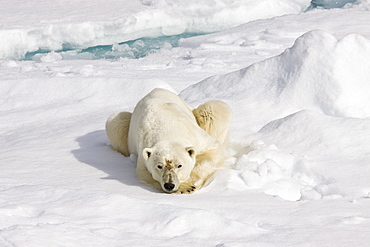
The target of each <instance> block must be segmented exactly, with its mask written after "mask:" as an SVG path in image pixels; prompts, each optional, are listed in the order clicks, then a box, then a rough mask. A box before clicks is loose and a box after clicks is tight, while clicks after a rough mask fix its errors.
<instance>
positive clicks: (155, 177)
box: [106, 88, 231, 194]
mask: <svg viewBox="0 0 370 247" xmlns="http://www.w3.org/2000/svg"><path fill="white" fill-rule="evenodd" d="M230 123H231V110H230V108H229V106H228V105H227V104H226V103H224V102H222V101H210V102H207V103H205V104H203V105H200V106H199V107H198V108H196V109H193V108H192V107H191V106H189V105H188V104H187V103H186V102H185V101H183V100H182V99H181V98H180V97H179V96H177V95H176V94H174V93H172V92H170V91H168V90H165V89H159V88H157V89H154V90H153V91H151V92H150V93H149V94H147V95H146V96H145V97H144V98H143V99H141V100H140V101H139V103H138V104H137V106H136V107H135V109H134V111H133V113H130V112H120V113H117V114H113V115H111V116H110V117H109V118H108V120H107V122H106V132H107V136H108V138H109V140H110V142H111V145H112V148H113V149H115V150H116V151H118V152H120V153H121V154H123V155H125V156H129V155H130V154H135V155H136V156H137V167H136V176H137V177H138V179H139V180H141V181H142V182H143V183H145V184H147V185H149V186H152V187H154V188H155V189H157V190H160V191H164V192H166V193H178V194H190V193H193V192H194V191H195V190H198V189H200V188H201V187H202V186H203V185H204V183H205V182H206V180H207V179H208V178H209V177H210V176H211V175H212V174H213V173H214V172H215V171H216V170H217V169H218V168H220V167H221V166H222V165H223V161H224V158H225V156H224V150H225V147H226V146H227V143H228V138H229V130H230Z"/></svg>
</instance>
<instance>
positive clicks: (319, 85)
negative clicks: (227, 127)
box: [181, 30, 370, 127]
mask: <svg viewBox="0 0 370 247" xmlns="http://www.w3.org/2000/svg"><path fill="white" fill-rule="evenodd" d="M369 68H370V41H369V40H367V39H366V38H364V37H363V36H361V35H356V34H350V35H347V36H345V37H343V38H342V39H340V40H337V39H336V38H335V37H334V36H332V35H331V34H329V33H327V32H325V31H320V30H314V31H310V32H308V33H305V34H304V35H302V36H301V37H299V38H298V39H297V40H296V41H295V43H294V45H293V47H291V48H289V49H286V50H285V51H284V52H283V53H282V54H280V55H278V56H275V57H272V58H270V59H267V60H264V61H262V62H259V63H256V64H253V65H251V66H249V67H247V68H244V69H242V70H239V71H236V72H232V73H229V74H226V75H216V76H213V77H210V78H208V79H205V80H204V81H201V82H199V83H197V84H195V85H192V86H190V87H189V88H187V89H185V90H184V91H183V92H182V93H181V96H182V97H183V98H184V99H185V100H187V101H193V102H196V103H199V100H204V99H209V98H221V99H224V100H226V101H228V100H230V101H234V106H235V107H242V108H243V109H244V110H243V111H244V113H245V114H246V115H250V116H253V118H254V119H258V118H260V119H259V120H260V122H262V125H260V126H261V127H262V126H263V125H264V124H266V123H267V121H266V120H267V119H261V116H259V115H266V114H259V113H260V112H270V111H271V110H270V109H274V111H271V114H272V115H270V116H268V117H269V119H271V117H275V118H278V117H283V116H286V115H288V114H291V113H294V112H297V111H299V110H302V109H310V110H313V111H317V112H321V113H324V114H326V115H331V116H346V117H369V116H370V98H369V92H370V84H369V78H370V70H369ZM194 92H196V93H194ZM256 102H258V105H256ZM254 121H256V120H254Z"/></svg>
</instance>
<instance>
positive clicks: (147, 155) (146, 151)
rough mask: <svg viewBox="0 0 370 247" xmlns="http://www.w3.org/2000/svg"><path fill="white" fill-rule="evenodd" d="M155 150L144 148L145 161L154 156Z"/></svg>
mask: <svg viewBox="0 0 370 247" xmlns="http://www.w3.org/2000/svg"><path fill="white" fill-rule="evenodd" d="M152 152H153V150H152V149H151V148H144V150H143V157H144V159H145V160H148V159H149V157H150V155H152Z"/></svg>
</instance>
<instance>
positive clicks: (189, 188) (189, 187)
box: [175, 183, 197, 194]
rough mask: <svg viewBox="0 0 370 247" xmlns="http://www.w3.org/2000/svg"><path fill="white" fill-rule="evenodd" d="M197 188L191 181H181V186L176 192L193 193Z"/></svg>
mask: <svg viewBox="0 0 370 247" xmlns="http://www.w3.org/2000/svg"><path fill="white" fill-rule="evenodd" d="M196 189H197V188H196V187H195V186H194V185H193V184H190V183H181V184H180V186H179V189H178V190H177V191H176V192H175V193H176V194H191V193H193V192H194V191H195V190H196Z"/></svg>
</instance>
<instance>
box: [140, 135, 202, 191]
mask: <svg viewBox="0 0 370 247" xmlns="http://www.w3.org/2000/svg"><path fill="white" fill-rule="evenodd" d="M142 155H143V157H144V160H145V164H146V168H147V169H148V171H149V172H150V173H151V174H152V177H153V179H154V180H156V181H158V182H159V183H160V184H161V187H162V189H163V191H164V192H167V193H173V192H176V191H177V190H178V188H179V185H180V183H181V182H184V181H186V180H188V179H189V177H190V173H191V171H192V170H193V168H194V165H195V157H196V153H195V149H194V148H193V147H186V146H184V145H181V144H180V143H176V142H175V143H174V142H159V143H157V144H155V145H154V146H153V147H151V148H144V149H143V154H142Z"/></svg>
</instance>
